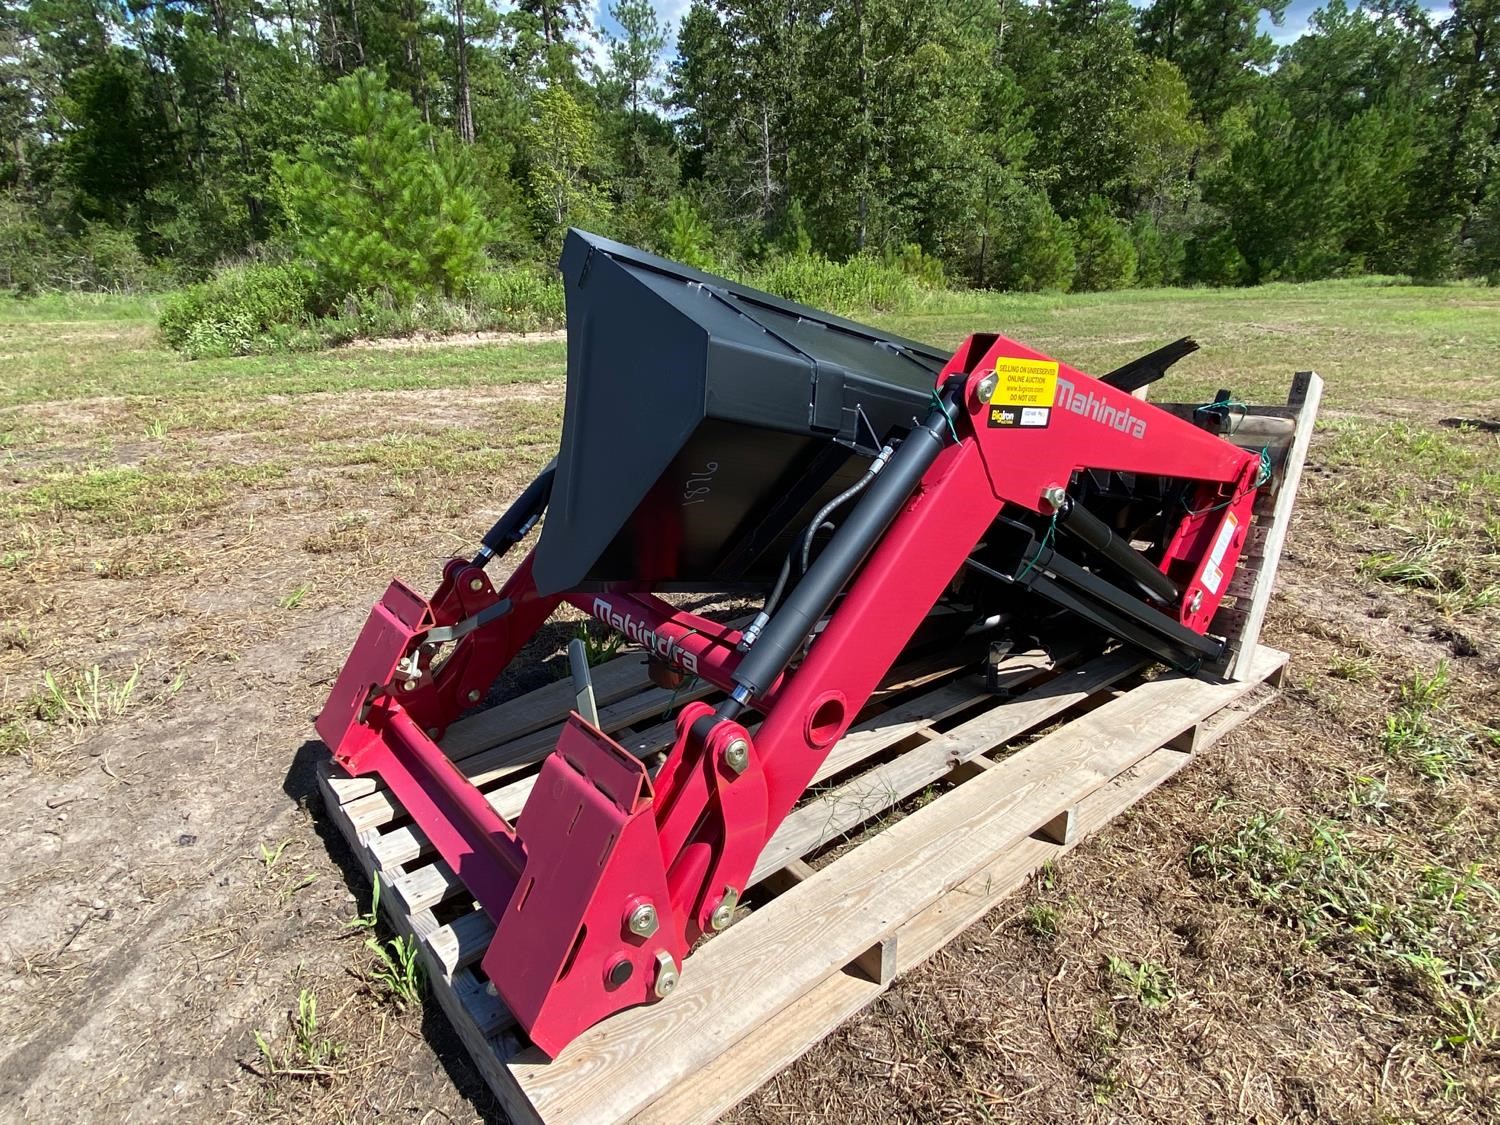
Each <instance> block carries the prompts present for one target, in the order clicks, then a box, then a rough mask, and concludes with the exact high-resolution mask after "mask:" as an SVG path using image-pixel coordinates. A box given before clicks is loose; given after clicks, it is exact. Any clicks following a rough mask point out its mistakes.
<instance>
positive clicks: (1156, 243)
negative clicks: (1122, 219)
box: [1130, 212, 1187, 289]
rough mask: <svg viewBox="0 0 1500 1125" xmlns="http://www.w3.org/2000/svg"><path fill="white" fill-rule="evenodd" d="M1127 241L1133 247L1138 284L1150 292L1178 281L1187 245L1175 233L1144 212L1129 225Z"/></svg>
mask: <svg viewBox="0 0 1500 1125" xmlns="http://www.w3.org/2000/svg"><path fill="white" fill-rule="evenodd" d="M1130 242H1131V245H1132V246H1134V247H1135V282H1136V284H1137V285H1140V286H1142V287H1143V288H1148V289H1152V288H1157V287H1159V286H1163V285H1176V284H1178V283H1179V282H1181V280H1182V276H1183V270H1184V268H1185V267H1186V259H1187V246H1186V244H1185V243H1184V242H1183V240H1182V237H1181V236H1180V235H1178V234H1177V233H1176V232H1175V231H1171V230H1168V229H1166V228H1164V227H1163V226H1162V225H1161V224H1160V223H1158V222H1157V221H1156V220H1155V219H1153V218H1152V217H1151V216H1150V215H1149V214H1146V213H1144V212H1143V213H1142V214H1139V215H1137V216H1136V217H1135V221H1134V222H1133V223H1131V224H1130Z"/></svg>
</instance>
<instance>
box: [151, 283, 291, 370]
mask: <svg viewBox="0 0 1500 1125" xmlns="http://www.w3.org/2000/svg"><path fill="white" fill-rule="evenodd" d="M312 299H313V286H312V283H311V281H310V279H309V278H308V276H307V273H306V271H305V270H303V269H301V268H300V267H298V266H290V265H281V266H263V265H248V266H236V267H232V268H230V269H227V270H225V271H223V272H222V273H220V274H219V275H218V276H217V277H215V278H214V279H213V280H212V281H207V282H203V283H201V284H199V285H193V286H190V287H189V288H187V289H184V290H182V291H181V292H178V293H174V294H173V295H172V296H171V297H170V298H169V299H168V300H167V303H166V306H165V307H164V308H163V309H162V314H161V321H160V324H159V326H160V328H161V334H162V339H164V340H165V341H166V342H167V344H168V345H170V346H171V347H173V348H176V349H177V350H178V351H180V352H183V353H184V354H186V355H188V356H190V357H192V358H194V359H200V358H204V357H208V356H229V355H249V354H251V353H252V352H254V351H257V350H263V348H264V340H263V338H264V336H265V334H266V333H268V332H270V331H271V330H272V329H273V328H274V327H276V326H284V325H298V324H302V323H304V322H306V321H307V319H308V307H309V304H310V303H311V301H312Z"/></svg>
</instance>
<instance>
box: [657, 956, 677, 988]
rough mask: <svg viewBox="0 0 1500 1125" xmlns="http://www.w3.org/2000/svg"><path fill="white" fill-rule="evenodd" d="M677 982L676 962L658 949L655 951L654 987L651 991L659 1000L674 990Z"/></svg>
mask: <svg viewBox="0 0 1500 1125" xmlns="http://www.w3.org/2000/svg"><path fill="white" fill-rule="evenodd" d="M677 981H678V974H677V962H676V961H674V960H673V959H672V955H671V954H670V953H668V952H667V951H666V950H665V949H658V950H657V951H656V987H655V988H654V989H653V991H654V992H655V993H656V996H657V998H658V999H661V998H662V997H664V996H666V995H667V993H669V992H671V991H672V989H674V988H676V987H677Z"/></svg>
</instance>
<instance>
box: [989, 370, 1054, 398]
mask: <svg viewBox="0 0 1500 1125" xmlns="http://www.w3.org/2000/svg"><path fill="white" fill-rule="evenodd" d="M1056 398H1057V361H1056V360H1052V359H1009V358H1007V359H997V360H996V361H995V393H994V394H992V395H990V405H991V406H1051V405H1052V403H1053V401H1054V400H1055V399H1056Z"/></svg>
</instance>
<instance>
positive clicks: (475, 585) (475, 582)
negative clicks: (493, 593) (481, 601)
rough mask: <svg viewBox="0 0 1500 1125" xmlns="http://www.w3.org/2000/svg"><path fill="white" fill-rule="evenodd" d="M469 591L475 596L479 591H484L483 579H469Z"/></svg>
mask: <svg viewBox="0 0 1500 1125" xmlns="http://www.w3.org/2000/svg"><path fill="white" fill-rule="evenodd" d="M469 589H471V590H473V591H474V592H475V593H476V594H477V593H478V592H479V591H480V590H483V589H484V579H483V578H471V579H469Z"/></svg>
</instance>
